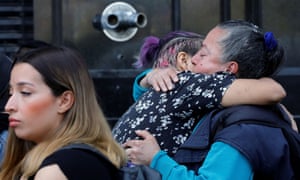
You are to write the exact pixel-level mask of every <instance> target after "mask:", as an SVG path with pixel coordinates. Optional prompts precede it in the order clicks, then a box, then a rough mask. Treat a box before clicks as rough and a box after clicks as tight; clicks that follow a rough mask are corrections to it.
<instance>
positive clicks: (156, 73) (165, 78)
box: [147, 68, 178, 92]
mask: <svg viewBox="0 0 300 180" xmlns="http://www.w3.org/2000/svg"><path fill="white" fill-rule="evenodd" d="M147 78H148V84H150V85H151V86H152V87H153V88H154V89H155V90H156V91H163V92H166V91H168V90H171V89H173V87H174V83H175V82H177V81H178V77H177V72H176V70H175V69H174V68H165V69H155V70H153V71H152V72H151V74H149V76H148V77H147Z"/></svg>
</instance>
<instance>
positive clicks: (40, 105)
mask: <svg viewBox="0 0 300 180" xmlns="http://www.w3.org/2000/svg"><path fill="white" fill-rule="evenodd" d="M10 95H11V96H10V98H9V100H8V102H7V104H6V106H5V111H6V112H8V113H9V126H10V128H12V129H13V130H14V131H15V133H16V135H17V137H19V138H21V139H24V140H29V141H33V142H35V143H39V142H42V141H44V140H46V139H47V138H48V137H51V135H52V134H53V132H55V131H56V130H57V129H58V126H59V125H60V122H61V121H62V119H63V115H62V114H61V113H59V112H58V108H59V105H60V98H59V97H55V96H54V95H53V94H52V92H51V89H50V88H49V87H48V86H47V85H46V84H45V82H44V81H43V79H42V76H41V75H40V73H39V72H38V71H37V70H36V69H34V68H33V67H32V66H31V65H30V64H27V63H20V64H16V65H15V66H14V68H13V69H12V72H11V79H10Z"/></svg>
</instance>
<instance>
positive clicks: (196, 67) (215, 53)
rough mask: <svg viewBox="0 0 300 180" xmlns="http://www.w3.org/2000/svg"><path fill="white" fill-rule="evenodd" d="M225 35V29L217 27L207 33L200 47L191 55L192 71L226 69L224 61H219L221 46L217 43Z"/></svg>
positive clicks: (206, 72)
mask: <svg viewBox="0 0 300 180" xmlns="http://www.w3.org/2000/svg"><path fill="white" fill-rule="evenodd" d="M225 35H226V34H225V31H224V30H222V29H220V28H218V27H216V28H214V29H212V30H211V31H210V32H209V33H208V34H207V36H206V37H205V39H204V41H203V44H202V47H201V49H200V50H199V51H198V52H197V53H196V54H195V55H194V56H193V57H192V66H191V69H190V70H191V71H192V72H194V73H205V74H212V73H215V72H218V71H225V70H226V68H227V67H226V63H223V62H222V61H221V57H222V48H221V46H220V45H219V43H218V42H219V41H220V40H221V39H222V38H223V37H224V36H225Z"/></svg>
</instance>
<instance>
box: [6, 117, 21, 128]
mask: <svg viewBox="0 0 300 180" xmlns="http://www.w3.org/2000/svg"><path fill="white" fill-rule="evenodd" d="M8 120H9V126H10V127H16V126H18V125H19V124H20V123H21V121H19V120H17V119H14V118H9V119H8Z"/></svg>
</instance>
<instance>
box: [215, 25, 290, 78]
mask: <svg viewBox="0 0 300 180" xmlns="http://www.w3.org/2000/svg"><path fill="white" fill-rule="evenodd" d="M217 27H219V28H221V29H223V30H225V31H226V32H227V34H226V36H225V37H224V38H222V39H221V40H220V42H219V43H220V46H221V48H222V51H223V52H222V54H223V56H222V61H223V62H228V61H236V62H237V63H238V64H239V70H238V73H237V76H238V77H239V78H260V77H268V76H272V75H275V74H276V73H277V72H278V69H279V67H280V65H281V64H282V63H283V61H284V59H285V58H284V50H283V48H282V47H281V46H280V45H279V44H278V43H276V46H275V47H274V48H272V49H270V48H268V47H266V42H265V38H264V33H263V31H262V30H261V29H260V28H259V27H258V26H256V25H254V24H252V23H249V22H247V21H243V20H230V21H226V22H223V23H220V24H219V25H217ZM274 41H276V42H277V40H275V39H274Z"/></svg>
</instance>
